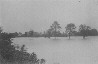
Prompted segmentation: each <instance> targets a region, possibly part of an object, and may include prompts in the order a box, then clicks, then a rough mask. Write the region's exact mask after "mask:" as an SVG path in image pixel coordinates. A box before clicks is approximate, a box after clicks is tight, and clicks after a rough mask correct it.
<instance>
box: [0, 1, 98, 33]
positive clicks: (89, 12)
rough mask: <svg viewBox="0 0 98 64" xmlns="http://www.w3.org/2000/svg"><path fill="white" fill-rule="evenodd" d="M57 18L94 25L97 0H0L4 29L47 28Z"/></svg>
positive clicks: (96, 23) (62, 21) (97, 24)
mask: <svg viewBox="0 0 98 64" xmlns="http://www.w3.org/2000/svg"><path fill="white" fill-rule="evenodd" d="M54 21H58V23H59V24H60V25H61V27H62V30H64V27H65V26H66V24H68V23H75V24H76V25H77V26H78V25H80V24H87V25H90V26H92V27H94V28H97V29H98V1H97V0H0V25H2V26H3V28H4V31H7V32H15V31H17V32H24V31H29V30H31V29H33V30H34V31H40V32H42V31H44V30H47V29H48V28H49V27H50V25H51V24H52V23H53V22H54Z"/></svg>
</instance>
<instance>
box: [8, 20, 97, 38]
mask: <svg viewBox="0 0 98 64" xmlns="http://www.w3.org/2000/svg"><path fill="white" fill-rule="evenodd" d="M76 28H77V27H76V26H75V24H74V23H69V24H67V25H66V26H65V32H63V33H61V29H62V28H61V26H60V24H59V23H58V22H57V21H54V22H53V24H52V25H51V26H50V28H49V29H47V30H46V31H44V32H43V33H41V32H40V33H39V32H35V31H34V30H30V31H27V32H25V33H24V34H22V33H21V32H19V33H17V32H15V33H10V34H12V35H13V36H14V37H48V38H50V37H55V38H56V37H67V36H68V37H69V39H70V36H83V38H84V39H85V37H86V36H98V31H97V29H94V28H91V27H90V26H87V25H85V24H81V25H80V26H79V29H78V31H76Z"/></svg>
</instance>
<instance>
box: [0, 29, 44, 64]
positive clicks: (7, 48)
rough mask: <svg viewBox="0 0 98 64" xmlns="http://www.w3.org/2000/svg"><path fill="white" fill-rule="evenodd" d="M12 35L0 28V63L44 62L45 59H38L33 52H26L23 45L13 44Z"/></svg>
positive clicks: (29, 63) (27, 63) (35, 63)
mask: <svg viewBox="0 0 98 64" xmlns="http://www.w3.org/2000/svg"><path fill="white" fill-rule="evenodd" d="M12 37H13V35H12V34H9V33H3V32H2V29H1V28H0V64H45V59H38V58H37V55H36V54H35V53H34V52H33V53H32V54H30V53H28V52H27V51H26V48H25V45H22V46H18V45H14V44H13V42H12Z"/></svg>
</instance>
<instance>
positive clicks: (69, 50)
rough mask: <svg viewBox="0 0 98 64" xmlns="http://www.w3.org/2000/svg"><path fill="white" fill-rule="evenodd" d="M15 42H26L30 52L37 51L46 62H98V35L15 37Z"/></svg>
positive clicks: (88, 63) (75, 63)
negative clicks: (69, 37)
mask: <svg viewBox="0 0 98 64" xmlns="http://www.w3.org/2000/svg"><path fill="white" fill-rule="evenodd" d="M13 41H14V43H16V44H19V45H22V44H25V45H26V48H27V50H28V52H30V53H31V52H35V53H36V54H37V56H38V58H39V59H40V58H44V59H46V64H98V37H97V36H94V37H87V38H86V39H83V38H82V37H72V38H71V39H70V40H69V39H68V38H67V37H59V38H57V39H55V38H50V39H48V38H33V37H31V38H30V37H28V38H24V37H22V38H15V39H14V40H13Z"/></svg>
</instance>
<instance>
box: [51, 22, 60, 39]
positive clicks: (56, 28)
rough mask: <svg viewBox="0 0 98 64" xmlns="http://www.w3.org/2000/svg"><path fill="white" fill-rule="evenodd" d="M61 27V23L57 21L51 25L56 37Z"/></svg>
mask: <svg viewBox="0 0 98 64" xmlns="http://www.w3.org/2000/svg"><path fill="white" fill-rule="evenodd" d="M60 29H61V27H60V24H59V23H58V22H57V21H54V23H53V24H52V26H50V30H51V31H52V33H53V35H54V36H55V38H56V37H57V33H58V32H59V30H60Z"/></svg>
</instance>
